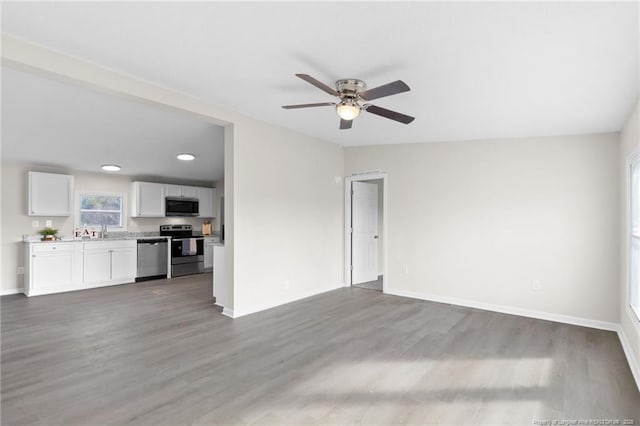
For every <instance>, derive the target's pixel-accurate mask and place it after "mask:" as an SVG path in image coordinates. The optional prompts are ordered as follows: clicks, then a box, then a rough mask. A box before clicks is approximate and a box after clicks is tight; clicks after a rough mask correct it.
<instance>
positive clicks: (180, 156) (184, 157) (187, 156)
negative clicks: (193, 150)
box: [176, 152, 196, 161]
mask: <svg viewBox="0 0 640 426" xmlns="http://www.w3.org/2000/svg"><path fill="white" fill-rule="evenodd" d="M176 157H177V158H178V160H182V161H191V160H194V159H195V158H196V156H195V155H193V154H187V153H186V152H184V153H182V154H178V155H176Z"/></svg>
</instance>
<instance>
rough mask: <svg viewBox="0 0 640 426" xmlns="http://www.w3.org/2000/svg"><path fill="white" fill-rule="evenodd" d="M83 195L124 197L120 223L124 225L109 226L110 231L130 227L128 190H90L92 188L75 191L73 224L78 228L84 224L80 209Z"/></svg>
mask: <svg viewBox="0 0 640 426" xmlns="http://www.w3.org/2000/svg"><path fill="white" fill-rule="evenodd" d="M83 195H102V196H107V197H120V198H122V205H121V206H120V209H121V212H120V223H121V224H122V226H109V227H108V231H112V232H126V231H127V228H128V225H129V223H128V216H127V213H128V212H129V210H127V209H128V207H129V206H128V204H127V201H128V200H127V195H128V194H127V193H126V192H110V191H90V190H81V191H76V192H75V197H74V198H75V199H74V207H73V216H74V220H73V224H74V226H75V227H76V228H78V227H81V226H82V224H81V223H80V215H81V213H82V212H81V211H80V198H81V197H82V196H83Z"/></svg>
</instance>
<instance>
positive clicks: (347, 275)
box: [344, 173, 389, 293]
mask: <svg viewBox="0 0 640 426" xmlns="http://www.w3.org/2000/svg"><path fill="white" fill-rule="evenodd" d="M388 177H389V175H388V174H387V173H367V174H363V175H355V176H347V177H345V179H344V286H345V287H350V286H351V232H350V229H351V182H361V181H367V180H376V179H382V292H383V293H387V289H388V288H389V268H387V258H388V256H387V253H388V252H387V240H388V239H389V233H388V226H387V225H388V223H389V208H388V201H389V197H388V193H389V192H388V191H389V185H388Z"/></svg>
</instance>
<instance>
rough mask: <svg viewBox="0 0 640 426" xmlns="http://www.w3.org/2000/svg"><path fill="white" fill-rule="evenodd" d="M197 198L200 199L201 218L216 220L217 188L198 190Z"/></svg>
mask: <svg viewBox="0 0 640 426" xmlns="http://www.w3.org/2000/svg"><path fill="white" fill-rule="evenodd" d="M196 189H197V191H196V198H198V201H199V202H198V204H199V208H200V217H202V218H214V217H215V216H216V215H215V213H214V212H215V211H216V210H215V202H216V189H215V188H196Z"/></svg>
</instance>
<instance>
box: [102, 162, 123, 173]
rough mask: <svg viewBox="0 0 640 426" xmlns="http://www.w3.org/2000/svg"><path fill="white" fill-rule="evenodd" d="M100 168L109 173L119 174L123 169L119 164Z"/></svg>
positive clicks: (105, 165)
mask: <svg viewBox="0 0 640 426" xmlns="http://www.w3.org/2000/svg"><path fill="white" fill-rule="evenodd" d="M100 167H101V168H102V170H104V171H107V172H119V171H120V169H121V167H120V166H118V165H117V164H103V165H102V166H100Z"/></svg>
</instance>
